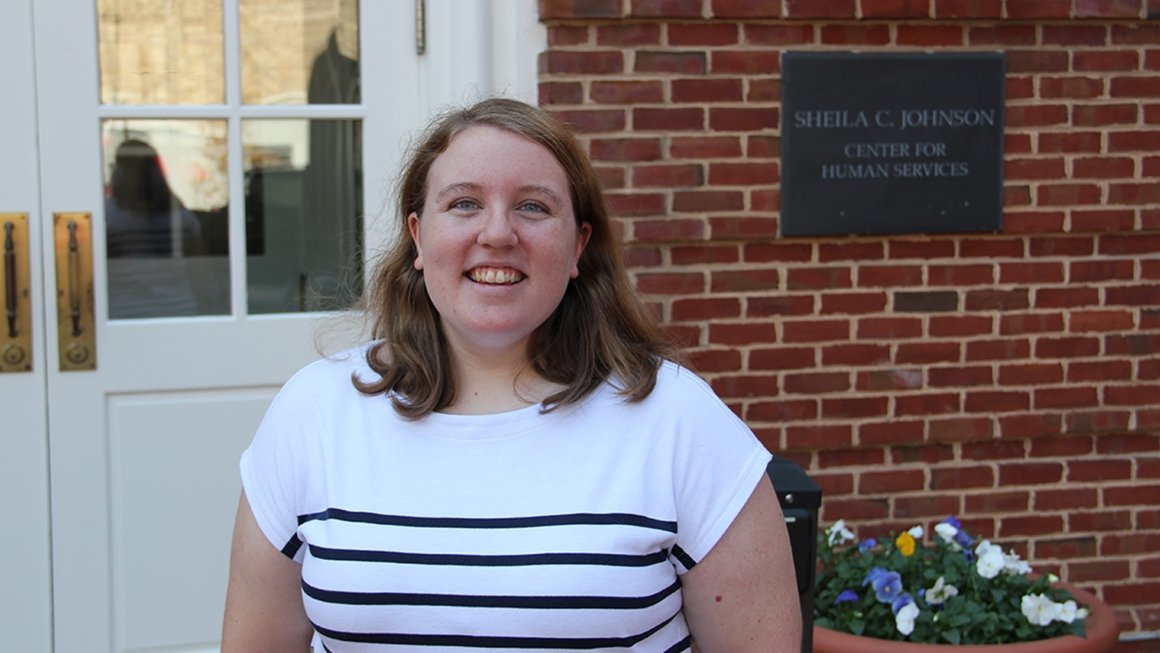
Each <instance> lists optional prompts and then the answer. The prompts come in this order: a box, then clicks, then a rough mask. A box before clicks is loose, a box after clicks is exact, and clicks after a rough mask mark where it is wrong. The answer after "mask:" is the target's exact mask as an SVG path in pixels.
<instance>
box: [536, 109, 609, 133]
mask: <svg viewBox="0 0 1160 653" xmlns="http://www.w3.org/2000/svg"><path fill="white" fill-rule="evenodd" d="M552 114H553V115H555V116H556V117H557V118H559V119H560V120H561V121H563V122H564V123H566V124H567V125H568V126H569V127H571V128H572V130H573V131H575V132H579V133H582V134H590V133H595V132H610V131H611V132H617V131H622V130H623V129H624V127H625V124H626V121H625V119H624V112H623V111H620V110H614V111H609V110H605V109H570V110H563V111H560V110H557V111H553V112H552Z"/></svg>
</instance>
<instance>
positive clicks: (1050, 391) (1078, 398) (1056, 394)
mask: <svg viewBox="0 0 1160 653" xmlns="http://www.w3.org/2000/svg"><path fill="white" fill-rule="evenodd" d="M1033 400H1034V403H1033V405H1034V407H1035V409H1036V410H1040V409H1043V408H1072V409H1074V408H1078V407H1091V406H1097V405H1099V397H1098V396H1097V392H1096V388H1085V387H1077V388H1036V389H1035V392H1034V393H1033Z"/></svg>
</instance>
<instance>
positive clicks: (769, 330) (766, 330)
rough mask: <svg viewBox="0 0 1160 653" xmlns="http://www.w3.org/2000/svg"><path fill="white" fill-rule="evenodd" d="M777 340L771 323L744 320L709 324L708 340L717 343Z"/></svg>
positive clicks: (768, 341)
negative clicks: (740, 322)
mask: <svg viewBox="0 0 1160 653" xmlns="http://www.w3.org/2000/svg"><path fill="white" fill-rule="evenodd" d="M776 340H777V329H776V327H775V325H774V324H773V323H762V322H745V323H744V324H722V323H718V322H714V323H710V324H709V342H711V343H713V344H719V345H749V344H754V343H771V342H775V341H776Z"/></svg>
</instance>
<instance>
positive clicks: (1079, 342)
mask: <svg viewBox="0 0 1160 653" xmlns="http://www.w3.org/2000/svg"><path fill="white" fill-rule="evenodd" d="M1099 353H1100V340H1099V338H1088V337H1079V336H1075V337H1066V338H1040V339H1039V340H1038V341H1036V343H1035V355H1036V356H1037V357H1038V358H1044V359H1054V358H1082V357H1091V356H1096V355H1098V354H1099Z"/></svg>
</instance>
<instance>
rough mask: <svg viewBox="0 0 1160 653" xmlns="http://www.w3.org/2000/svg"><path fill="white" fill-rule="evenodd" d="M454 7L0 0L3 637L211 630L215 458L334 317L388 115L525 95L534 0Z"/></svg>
mask: <svg viewBox="0 0 1160 653" xmlns="http://www.w3.org/2000/svg"><path fill="white" fill-rule="evenodd" d="M454 4H455V3H453V2H452V0H431V1H429V2H426V3H424V2H413V1H412V0H390V1H380V0H373V1H372V0H362V1H361V2H359V0H16V1H12V2H4V3H0V22H2V24H0V42H4V43H5V45H6V49H7V53H6V60H7V62H6V65H5V66H3V67H0V68H2V70H0V83H3V84H4V85H5V86H6V87H7V88H8V90H9V93H8V97H9V100H8V101H6V103H5V105H4V106H3V107H2V108H0V152H2V153H3V156H0V228H2V229H3V230H2V231H0V242H3V243H4V245H5V248H6V249H5V259H4V261H5V263H4V266H3V268H2V270H3V271H4V274H3V275H0V276H3V277H4V279H5V288H4V289H2V291H3V292H5V305H6V308H8V306H9V305H11V306H12V310H8V311H6V315H7V316H9V317H10V318H11V319H9V320H8V321H7V322H5V323H3V324H0V329H2V330H3V332H0V336H4V335H8V336H9V337H8V338H7V339H2V338H0V361H3V365H4V367H2V368H0V401H2V402H3V403H2V404H0V406H2V412H3V413H4V415H3V416H2V417H0V419H2V420H3V421H2V422H0V424H3V426H2V427H0V434H2V435H0V445H2V446H3V450H4V454H3V455H2V456H0V496H3V497H5V498H6V499H7V500H8V507H9V510H8V515H7V517H8V518H7V519H6V520H5V522H6V526H4V527H2V528H0V533H3V534H2V536H0V578H4V579H5V580H4V582H3V583H2V585H3V586H5V587H6V589H5V591H3V592H0V625H2V626H3V627H2V628H0V630H2V632H4V635H3V636H0V637H3V639H4V641H5V645H4V646H3V648H5V649H6V650H8V649H11V650H21V651H56V652H57V653H81V652H84V653H105V652H110V653H112V652H116V653H122V652H124V653H129V652H133V653H148V652H158V653H160V652H162V651H165V652H170V653H172V652H179V651H180V652H190V653H192V652H198V653H202V652H209V651H216V650H218V635H219V631H220V624H221V616H222V614H221V611H222V605H223V600H224V591H225V580H226V571H227V561H228V555H229V536H230V528H231V526H232V515H233V509H234V505H235V502H236V500H237V494H238V491H239V482H238V474H237V460H238V455H239V454H240V452H241V451H242V449H243V448H244V447H245V446H246V444H247V443H248V442H249V439H250V437H251V435H252V433H253V430H254V428H255V426H256V424H257V422H258V421H259V419H260V418H261V415H262V413H263V411H264V410H265V408H266V405H267V404H268V402H269V400H270V398H271V397H272V396H273V394H274V393H275V392H276V391H277V389H278V388H279V387H280V385H281V384H282V383H283V382H284V381H285V380H286V379H287V378H288V377H289V375H290V374H292V373H293V372H294V371H295V370H296V369H298V368H299V367H301V366H302V365H304V364H305V363H306V362H308V361H309V360H311V359H313V358H316V357H317V356H318V344H319V343H320V342H321V343H322V344H323V349H324V350H334V349H337V348H339V347H342V346H344V345H345V344H347V343H350V342H353V341H355V340H357V339H358V337H359V334H358V329H357V326H358V325H357V324H354V325H353V326H352V324H351V322H353V320H348V319H344V317H343V315H344V314H343V313H342V312H341V310H340V309H341V308H342V307H344V306H347V305H349V303H350V302H351V301H352V300H353V299H354V298H356V297H357V296H358V295H359V293H360V292H361V288H362V284H363V282H364V278H365V274H366V270H367V267H368V266H369V264H370V262H371V261H373V258H374V256H375V254H376V253H378V252H379V251H381V249H382V248H383V247H384V246H385V245H386V244H387V240H388V238H389V235H388V234H389V233H390V230H389V227H388V225H389V222H390V221H391V220H392V219H393V215H392V212H391V207H390V198H389V197H388V193H389V188H390V185H391V181H392V179H393V175H394V173H395V170H396V167H397V165H398V161H399V158H400V156H401V152H402V150H403V148H404V147H405V145H406V144H407V139H408V136H409V135H410V134H412V133H413V132H414V130H415V129H416V128H418V127H420V126H421V125H422V124H423V123H425V122H426V120H427V118H428V117H429V115H431V114H432V113H433V112H434V111H436V110H438V109H439V108H441V107H442V105H443V104H445V103H448V102H462V101H464V100H470V99H472V98H473V97H475V96H479V95H483V94H487V93H492V92H495V91H496V90H498V91H500V92H505V93H507V94H509V95H511V94H515V95H522V96H523V97H525V99H528V98H527V96H528V94H529V93H528V89H529V82H528V80H529V78H530V79H531V80H532V81H531V88H532V89H533V90H532V92H531V95H532V98H531V99H534V73H531V72H529V71H534V54H535V53H534V50H533V49H532V48H534V47H536V45H535V40H534V39H533V40H532V41H531V42H530V43H529V44H528V45H525V46H521V48H522V49H520V50H518V51H510V50H505V49H504V48H510V44H511V43H512V42H513V41H512V40H510V39H504V40H502V41H499V40H493V38H492V37H493V35H494V34H495V31H496V30H497V29H505V30H511V29H512V27H511V25H520V24H523V25H525V26H529V27H528V29H532V27H530V26H533V25H534V18H535V16H534V3H531V2H525V1H524V0H496V2H490V3H489V2H472V3H470V5H468V7H470V8H468V9H464V8H463V6H461V5H455V6H453V5H454ZM421 15H423V19H422V20H420V16H421ZM513 18H514V19H515V20H514V21H513V20H510V19H513ZM521 21H522V23H521ZM520 35H524V34H523V33H521V34H520ZM480 62H483V63H480ZM513 80H515V82H516V84H517V85H516V86H513ZM8 225H11V227H9V226H8ZM9 235H10V236H11V237H10V238H9ZM9 241H10V242H11V245H10V246H9ZM9 253H10V254H11V255H10V256H9V255H8V254H9ZM10 278H11V279H13V283H12V284H9V283H8V279H10ZM10 290H11V292H10ZM9 297H11V298H12V301H11V302H9ZM13 315H15V317H12V316H13ZM13 333H15V334H16V335H12V334H13ZM9 581H11V582H9ZM13 588H18V589H16V590H14V589H13Z"/></svg>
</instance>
